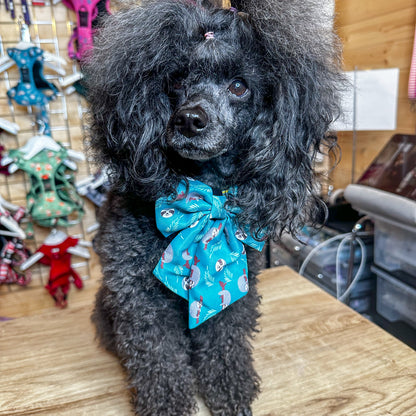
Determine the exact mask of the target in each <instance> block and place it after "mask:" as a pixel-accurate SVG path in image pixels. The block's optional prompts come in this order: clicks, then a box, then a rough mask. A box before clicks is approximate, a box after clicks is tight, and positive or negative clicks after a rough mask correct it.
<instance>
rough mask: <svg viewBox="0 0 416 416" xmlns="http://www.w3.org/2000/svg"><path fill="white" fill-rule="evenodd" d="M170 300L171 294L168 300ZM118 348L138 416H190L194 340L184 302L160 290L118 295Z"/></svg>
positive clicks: (193, 378)
mask: <svg viewBox="0 0 416 416" xmlns="http://www.w3.org/2000/svg"><path fill="white" fill-rule="evenodd" d="M168 296H170V295H168ZM114 301H115V302H121V304H122V308H121V307H115V308H113V309H112V310H113V311H114V322H115V331H114V332H115V341H116V342H115V346H116V349H117V354H118V356H119V357H120V360H121V362H122V364H123V365H124V367H125V369H126V370H127V374H128V379H129V385H130V387H131V388H132V390H133V393H134V406H135V411H136V414H137V415H140V416H162V415H163V416H189V415H192V414H194V413H195V411H196V408H197V406H196V401H195V398H194V396H195V390H196V388H195V377H194V371H193V368H192V366H191V364H190V356H191V354H190V345H189V344H190V341H189V338H188V337H187V336H186V321H185V320H184V319H183V316H182V314H183V312H182V311H181V309H180V307H179V302H182V299H181V298H179V297H176V295H174V294H172V297H171V298H167V296H166V294H162V293H161V292H160V291H159V290H157V291H156V290H153V291H152V290H150V291H148V292H144V291H143V292H140V293H134V292H133V291H130V293H128V292H126V293H125V294H123V295H120V294H119V293H115V294H114Z"/></svg>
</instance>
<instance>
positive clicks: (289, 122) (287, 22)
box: [238, 0, 343, 237]
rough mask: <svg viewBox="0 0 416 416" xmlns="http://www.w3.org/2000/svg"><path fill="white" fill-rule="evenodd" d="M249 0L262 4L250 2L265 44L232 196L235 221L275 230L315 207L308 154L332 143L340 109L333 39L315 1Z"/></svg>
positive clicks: (295, 225)
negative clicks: (259, 88) (258, 94)
mask: <svg viewBox="0 0 416 416" xmlns="http://www.w3.org/2000/svg"><path fill="white" fill-rule="evenodd" d="M242 3H244V4H246V5H247V3H250V2H249V1H247V0H245V1H242ZM263 3H264V4H263ZM244 4H243V5H242V6H244ZM256 4H257V5H258V7H262V6H263V7H265V10H263V11H258V10H254V9H252V10H249V11H250V22H251V24H252V26H253V28H254V30H255V31H256V32H257V34H258V35H257V39H259V41H260V42H261V43H262V47H263V50H264V60H263V62H262V70H263V77H264V82H265V84H264V88H263V91H264V92H265V94H264V97H263V99H264V105H263V106H262V107H261V108H262V110H260V112H259V114H258V117H257V121H256V122H255V123H254V125H253V127H252V129H251V131H250V132H249V136H250V138H249V141H250V145H249V146H248V148H247V152H246V158H245V160H244V161H242V166H241V168H240V170H239V172H240V173H241V174H240V175H239V198H240V200H239V202H238V203H239V204H240V205H241V206H242V207H243V211H242V214H241V221H243V222H244V223H246V224H251V226H252V230H255V229H258V228H266V229H267V231H268V234H269V235H270V236H272V237H276V236H277V237H278V236H279V234H280V233H281V232H282V231H284V230H286V231H289V232H291V233H294V232H296V231H297V230H298V229H299V228H300V227H301V226H302V225H303V224H304V223H305V222H307V221H309V220H312V221H313V220H314V219H315V220H316V218H317V216H318V214H319V213H321V210H322V205H323V204H322V203H321V202H320V200H319V199H318V198H317V196H316V190H315V189H314V185H315V175H314V172H313V162H314V157H315V155H316V153H317V152H318V151H319V150H320V148H321V147H322V146H323V145H325V144H327V145H328V146H333V145H335V143H334V141H333V139H329V138H328V137H329V136H327V131H328V129H329V126H330V124H331V122H332V121H333V120H334V119H335V118H336V117H337V116H338V115H339V112H340V106H339V89H340V87H341V86H342V83H343V77H342V75H341V71H340V59H339V47H338V42H337V40H336V37H335V36H334V34H333V33H332V32H331V31H330V30H328V25H323V24H322V22H321V21H320V20H319V14H317V11H316V5H317V4H316V2H313V1H310V0H301V1H298V0H292V1H291V2H290V6H289V5H288V2H287V1H279V0H276V1H274V2H270V1H269V2H268V1H261V0H260V1H258V2H256ZM272 5H273V8H271V6H272ZM295 7H297V8H298V9H295ZM288 9H290V10H288ZM265 14H267V18H266V17H265Z"/></svg>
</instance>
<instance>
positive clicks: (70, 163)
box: [1, 133, 85, 173]
mask: <svg viewBox="0 0 416 416" xmlns="http://www.w3.org/2000/svg"><path fill="white" fill-rule="evenodd" d="M61 148H62V145H60V144H59V143H57V142H56V141H55V140H54V139H53V138H52V137H50V136H46V135H44V134H42V133H41V134H37V135H35V136H33V137H31V138H30V139H29V140H28V141H27V143H26V144H25V145H24V146H22V147H21V148H20V149H19V151H20V152H21V153H22V154H23V159H25V160H29V159H32V158H33V157H34V156H36V155H37V154H38V153H39V152H42V151H43V150H51V151H54V152H58V151H59V150H60V149H61ZM65 150H66V153H67V156H68V159H65V160H64V162H63V163H64V164H65V165H66V166H67V167H68V168H70V169H72V170H76V169H77V165H76V163H74V162H83V161H85V155H84V154H83V153H82V152H78V151H76V150H72V149H65ZM69 159H71V160H69ZM1 165H2V166H7V165H9V168H8V169H9V172H10V173H14V172H16V171H17V170H18V169H19V168H18V166H17V164H16V163H14V160H13V159H12V158H11V157H9V156H7V155H5V156H4V157H3V158H2V160H1Z"/></svg>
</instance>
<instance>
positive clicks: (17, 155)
mask: <svg viewBox="0 0 416 416" xmlns="http://www.w3.org/2000/svg"><path fill="white" fill-rule="evenodd" d="M9 156H10V157H11V158H12V159H14V163H16V164H17V166H18V167H19V169H22V170H23V171H25V172H26V173H27V174H28V175H29V177H30V184H31V188H30V190H29V192H28V194H27V196H26V201H27V212H28V213H29V214H30V215H31V216H32V218H33V220H34V221H36V222H37V223H38V224H39V225H41V226H43V227H52V226H63V227H68V226H70V225H74V224H78V223H79V222H80V221H81V219H82V216H83V214H84V209H83V204H82V199H81V197H80V196H79V195H78V194H77V193H76V189H75V186H74V184H73V177H72V175H69V178H68V175H67V174H66V172H65V170H66V166H65V165H64V163H63V162H64V160H65V159H66V158H67V157H68V155H67V151H66V150H65V149H64V148H63V147H62V148H61V149H60V150H59V151H57V152H54V151H52V150H43V151H41V152H39V153H37V154H36V155H35V156H34V157H33V158H32V159H29V160H26V159H25V158H24V157H23V154H22V153H21V152H20V150H18V149H15V150H10V151H9ZM70 215H75V218H74V219H71V220H70V219H69V218H68V217H69V216H70Z"/></svg>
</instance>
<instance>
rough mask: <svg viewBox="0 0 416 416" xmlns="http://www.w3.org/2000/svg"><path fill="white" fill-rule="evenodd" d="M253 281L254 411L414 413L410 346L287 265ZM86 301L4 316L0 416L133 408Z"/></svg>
mask: <svg viewBox="0 0 416 416" xmlns="http://www.w3.org/2000/svg"><path fill="white" fill-rule="evenodd" d="M259 287H260V292H261V293H262V295H263V301H262V306H261V311H262V318H261V327H262V331H261V332H260V333H259V334H258V336H257V337H256V340H255V342H254V355H255V366H256V368H257V370H258V372H259V374H260V375H261V378H262V393H261V395H260V397H259V399H258V400H257V401H256V402H255V404H254V408H253V411H254V415H255V416H277V415H279V416H303V415H304V416H324V415H334V416H336V415H338V416H341V415H342V416H344V415H345V416H353V415H374V416H387V415H397V416H414V415H416V395H415V393H414V392H415V389H416V352H415V351H413V350H411V349H410V348H408V347H407V346H405V345H404V344H402V343H401V342H399V341H397V340H396V339H394V338H393V337H391V336H390V335H389V334H387V333H385V332H384V331H383V330H381V329H380V328H378V327H376V326H375V325H373V324H372V323H370V322H369V321H367V320H365V319H364V318H362V317H361V316H360V315H358V314H357V313H355V312H354V311H352V310H351V309H349V308H347V307H346V306H345V305H343V304H341V303H339V302H338V301H336V300H335V299H334V298H332V297H331V296H329V295H328V294H326V293H325V292H323V291H322V290H321V289H319V288H317V287H316V286H314V285H313V284H312V283H310V282H308V281H307V280H305V279H304V278H303V277H301V276H299V275H297V274H296V273H295V272H294V271H292V270H291V269H289V268H287V267H280V268H275V269H269V270H267V271H265V272H263V273H262V275H261V279H260V286H259ZM91 293H92V290H91ZM91 303H92V298H91V299H89V300H87V299H84V306H83V305H81V302H80V303H79V304H77V305H76V306H75V305H74V304H72V305H70V307H69V309H67V310H64V311H53V312H48V313H43V314H39V315H35V316H32V317H24V318H18V319H15V320H12V321H8V322H2V323H0V415H1V416H6V415H7V416H16V415H19V416H20V415H42V416H61V415H65V416H78V415H88V416H95V415H97V416H107V415H108V416H112V415H114V416H124V415H125V416H130V415H133V413H132V410H131V407H130V400H129V395H128V392H127V389H126V384H125V381H124V374H123V371H122V369H121V366H120V365H119V363H118V361H117V359H116V358H115V357H113V356H112V355H110V354H108V353H107V352H105V351H103V350H102V349H100V348H99V347H98V346H97V344H96V342H95V341H94V330H93V327H92V325H91V323H90V320H89V316H90V312H91ZM208 415H209V413H208V411H207V409H206V408H204V407H202V405H201V410H200V412H199V416H208ZM161 416H163V415H161Z"/></svg>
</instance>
